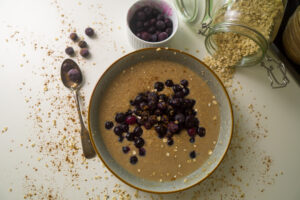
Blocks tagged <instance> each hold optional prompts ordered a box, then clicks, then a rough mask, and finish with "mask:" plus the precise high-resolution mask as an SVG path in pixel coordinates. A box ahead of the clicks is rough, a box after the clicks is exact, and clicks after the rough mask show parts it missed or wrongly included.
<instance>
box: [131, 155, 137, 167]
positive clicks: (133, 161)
mask: <svg viewBox="0 0 300 200" xmlns="http://www.w3.org/2000/svg"><path fill="white" fill-rule="evenodd" d="M137 162H138V158H137V157H136V156H131V157H130V163H131V164H133V165H134V164H136V163H137Z"/></svg>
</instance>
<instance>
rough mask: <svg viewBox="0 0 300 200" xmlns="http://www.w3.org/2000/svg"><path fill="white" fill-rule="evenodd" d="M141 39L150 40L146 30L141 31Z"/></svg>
mask: <svg viewBox="0 0 300 200" xmlns="http://www.w3.org/2000/svg"><path fill="white" fill-rule="evenodd" d="M141 39H142V40H145V41H150V39H151V35H150V34H149V33H147V32H142V34H141Z"/></svg>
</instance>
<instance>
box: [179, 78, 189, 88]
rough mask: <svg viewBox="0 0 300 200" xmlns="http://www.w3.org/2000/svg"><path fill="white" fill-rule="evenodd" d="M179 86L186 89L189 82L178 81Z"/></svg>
mask: <svg viewBox="0 0 300 200" xmlns="http://www.w3.org/2000/svg"><path fill="white" fill-rule="evenodd" d="M180 84H181V85H182V86H183V87H187V86H188V85H189V82H188V81H187V80H185V79H183V80H181V81H180Z"/></svg>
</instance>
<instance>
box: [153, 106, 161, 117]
mask: <svg viewBox="0 0 300 200" xmlns="http://www.w3.org/2000/svg"><path fill="white" fill-rule="evenodd" d="M154 115H156V116H160V115H162V111H161V110H160V109H158V108H157V109H156V110H155V111H154Z"/></svg>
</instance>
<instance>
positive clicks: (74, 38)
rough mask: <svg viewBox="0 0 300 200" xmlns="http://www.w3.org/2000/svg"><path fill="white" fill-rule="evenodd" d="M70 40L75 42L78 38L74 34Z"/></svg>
mask: <svg viewBox="0 0 300 200" xmlns="http://www.w3.org/2000/svg"><path fill="white" fill-rule="evenodd" d="M70 38H71V40H73V41H74V42H75V41H76V40H77V39H78V36H77V34H76V33H71V34H70Z"/></svg>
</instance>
